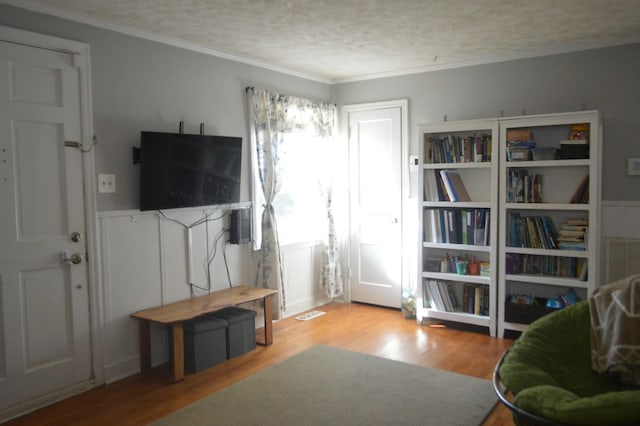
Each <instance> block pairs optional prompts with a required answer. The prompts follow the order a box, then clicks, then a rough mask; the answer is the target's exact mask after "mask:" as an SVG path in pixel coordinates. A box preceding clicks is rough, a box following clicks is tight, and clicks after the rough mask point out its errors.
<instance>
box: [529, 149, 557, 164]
mask: <svg viewBox="0 0 640 426" xmlns="http://www.w3.org/2000/svg"><path fill="white" fill-rule="evenodd" d="M531 152H532V154H533V161H543V160H555V159H556V158H558V148H553V147H543V148H534V149H532V150H531Z"/></svg>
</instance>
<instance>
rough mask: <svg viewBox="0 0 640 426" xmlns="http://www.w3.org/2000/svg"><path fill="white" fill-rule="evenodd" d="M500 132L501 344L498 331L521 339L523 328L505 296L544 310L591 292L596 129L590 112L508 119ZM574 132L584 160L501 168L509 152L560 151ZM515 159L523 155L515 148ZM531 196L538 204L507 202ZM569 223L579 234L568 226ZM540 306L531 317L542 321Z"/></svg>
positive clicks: (595, 226) (595, 227) (597, 174)
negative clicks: (583, 135)
mask: <svg viewBox="0 0 640 426" xmlns="http://www.w3.org/2000/svg"><path fill="white" fill-rule="evenodd" d="M585 125H586V126H585ZM499 126H500V136H499V138H498V145H499V148H498V149H499V152H500V155H499V162H500V166H499V188H498V192H499V199H500V206H499V209H498V217H499V231H498V233H499V235H500V239H499V249H498V251H499V254H498V269H499V271H498V292H497V293H498V318H497V324H498V332H497V334H498V336H499V337H503V336H504V333H505V331H508V330H513V331H523V330H524V329H526V327H527V325H526V324H522V322H525V321H521V319H519V320H516V319H515V318H514V317H513V315H514V305H513V304H510V303H509V299H510V297H511V296H512V295H532V296H534V297H536V298H537V299H538V301H539V303H545V302H546V300H547V299H549V298H555V299H561V296H563V295H564V296H566V295H568V294H571V295H577V296H578V298H580V299H584V298H586V297H588V296H589V295H591V294H592V292H593V291H594V290H595V286H596V283H597V282H598V278H599V270H598V256H597V253H598V250H599V245H600V237H599V236H600V226H599V217H600V215H599V208H600V156H601V155H600V153H601V143H600V138H601V132H602V129H601V126H600V117H599V113H598V112H597V111H581V112H570V113H563V114H548V115H536V116H527V117H510V118H504V119H500V120H499ZM578 126H580V127H581V129H582V130H583V131H584V128H585V127H588V130H587V135H588V146H587V147H585V148H586V149H585V150H584V154H585V155H584V156H586V157H587V158H578V159H558V160H546V159H545V160H540V161H507V160H508V155H509V154H510V155H513V150H514V146H516V147H517V146H520V145H526V146H527V147H528V148H525V151H526V149H534V148H533V147H531V145H533V144H535V149H538V148H542V150H541V151H544V150H545V149H546V150H548V151H551V152H552V151H553V148H560V147H561V146H563V147H564V146H565V145H562V144H561V141H564V140H567V139H570V138H571V137H570V136H571V133H572V132H573V131H575V130H576V129H577V127H578ZM519 135H528V136H531V139H529V141H531V140H533V141H534V142H533V143H532V142H521V139H517V138H516V136H519ZM573 146H574V147H575V145H573ZM509 150H512V151H509ZM516 152H518V153H519V154H522V148H520V149H519V151H518V150H516ZM508 153H509V154H508ZM558 153H559V154H560V155H559V157H560V158H563V157H564V158H567V156H569V155H568V152H567V151H564V152H563V151H561V150H559V151H558ZM534 156H535V151H534ZM532 191H538V193H535V192H534V193H533V194H532ZM532 195H534V196H539V198H541V200H540V201H541V202H535V203H523V202H508V201H512V200H513V199H514V198H515V199H516V200H518V201H521V200H529V199H531V198H534V197H532ZM577 195H579V196H578V197H577ZM583 195H586V197H583ZM570 200H580V201H581V202H582V201H586V202H582V203H571V202H569V201H570ZM540 223H542V224H543V225H544V226H543V227H542V228H543V229H541V227H540V226H539V224H540ZM576 223H579V224H580V225H584V226H572V225H573V224H576ZM547 225H548V228H547ZM576 229H577V231H576ZM569 230H571V232H575V233H576V235H575V237H574V238H575V241H574V242H570V243H564V242H563V243H562V244H561V241H570V238H569V237H568V236H569V235H571V232H570V231H569ZM559 237H560V238H559ZM541 242H542V243H543V244H542V245H541V244H540V243H541ZM515 246H522V247H515ZM532 246H533V247H538V248H531V247H532ZM541 246H544V247H545V248H540V247H541ZM556 247H559V248H556ZM562 247H564V248H578V249H570V250H567V249H560V248H562ZM581 248H584V250H581ZM532 272H533V273H532ZM540 301H542V302H540ZM544 306H545V305H544V304H542V308H543V309H531V310H532V311H536V315H544V314H546V313H548V312H549V311H550V310H548V309H547V310H545V309H544ZM534 319H535V318H532V319H531V321H532V320H534Z"/></svg>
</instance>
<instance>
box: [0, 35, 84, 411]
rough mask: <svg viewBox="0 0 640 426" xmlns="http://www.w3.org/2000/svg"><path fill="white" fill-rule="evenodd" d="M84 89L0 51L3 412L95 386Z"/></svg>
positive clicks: (45, 56)
mask: <svg viewBox="0 0 640 426" xmlns="http://www.w3.org/2000/svg"><path fill="white" fill-rule="evenodd" d="M79 83H80V82H79V73H78V69H77V68H76V67H75V66H74V58H73V55H71V54H67V53H60V52H55V51H51V50H45V49H39V48H35V47H28V46H24V45H18V44H13V43H7V42H0V200H2V202H1V203H0V239H1V241H2V245H1V246H0V412H2V411H4V410H7V408H10V407H14V406H16V405H19V404H21V403H25V402H27V401H30V400H33V399H36V398H38V397H41V396H45V395H50V394H52V393H55V392H57V391H60V390H62V389H65V388H67V387H69V386H72V385H78V384H80V383H82V382H85V381H89V380H90V379H91V376H92V370H91V351H90V349H91V340H90V325H89V305H88V289H87V280H88V278H87V267H86V261H85V259H84V257H85V253H86V251H87V250H86V248H85V246H86V244H85V243H86V238H85V213H84V196H83V174H82V155H83V154H82V153H81V152H80V150H78V149H77V148H72V147H65V141H77V142H80V134H81V113H80V91H79ZM74 255H77V256H75V257H74ZM72 259H73V260H74V262H72V261H71V260H72Z"/></svg>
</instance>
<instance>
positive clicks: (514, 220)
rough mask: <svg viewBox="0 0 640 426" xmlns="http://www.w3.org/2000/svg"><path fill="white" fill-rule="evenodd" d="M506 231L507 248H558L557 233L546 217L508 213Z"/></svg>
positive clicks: (551, 222)
mask: <svg viewBox="0 0 640 426" xmlns="http://www.w3.org/2000/svg"><path fill="white" fill-rule="evenodd" d="M507 229H508V230H509V232H507V245H508V246H509V247H527V248H538V249H557V248H558V242H557V240H556V236H557V232H556V229H555V226H554V224H553V221H552V220H551V218H550V217H548V216H520V213H515V212H514V213H509V215H508V216H507Z"/></svg>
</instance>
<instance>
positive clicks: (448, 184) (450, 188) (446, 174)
mask: <svg viewBox="0 0 640 426" xmlns="http://www.w3.org/2000/svg"><path fill="white" fill-rule="evenodd" d="M440 176H442V181H443V182H444V186H445V188H446V190H447V194H448V196H449V200H450V201H471V197H469V193H468V192H467V188H466V187H465V186H464V183H463V182H462V178H461V177H460V173H458V172H457V171H455V170H440Z"/></svg>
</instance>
